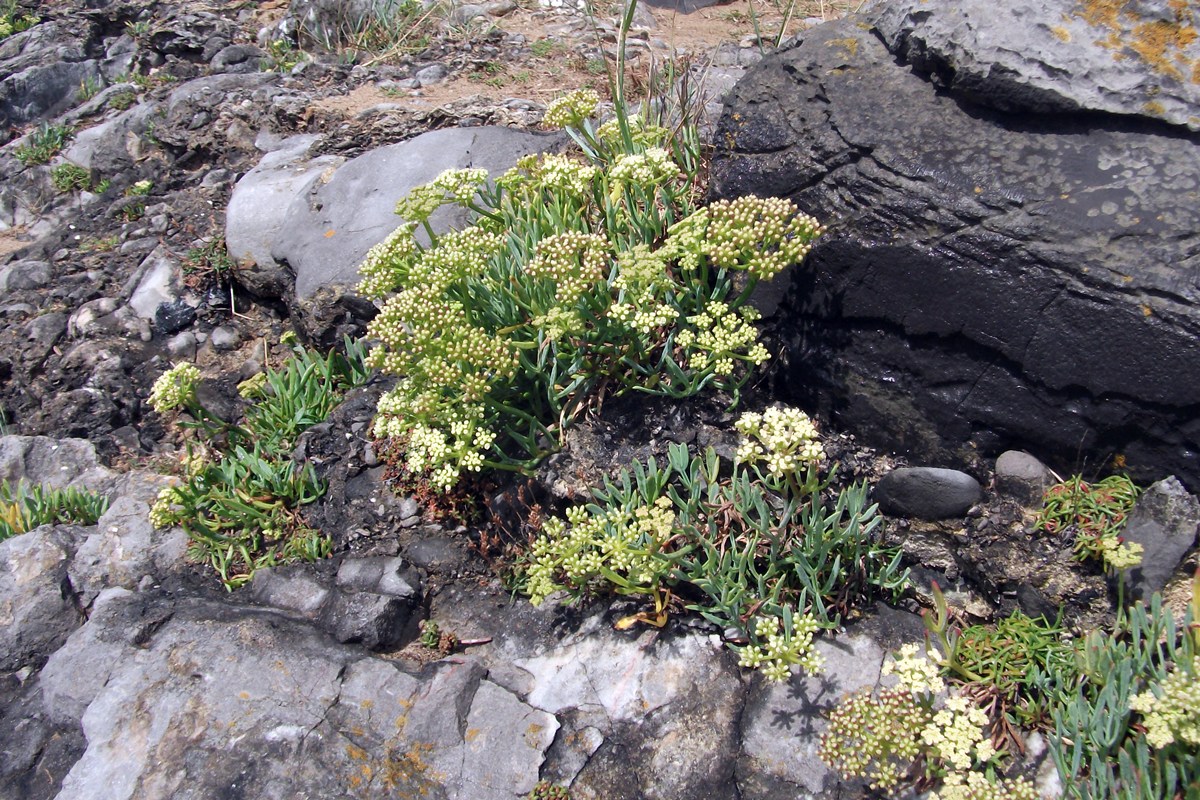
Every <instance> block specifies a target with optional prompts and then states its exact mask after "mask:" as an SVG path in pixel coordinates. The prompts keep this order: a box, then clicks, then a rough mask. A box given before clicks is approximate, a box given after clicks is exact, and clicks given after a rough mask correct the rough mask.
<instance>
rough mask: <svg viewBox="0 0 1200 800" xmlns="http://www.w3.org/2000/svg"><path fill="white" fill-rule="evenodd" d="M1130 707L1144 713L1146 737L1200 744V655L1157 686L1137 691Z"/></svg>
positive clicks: (1160, 743)
mask: <svg viewBox="0 0 1200 800" xmlns="http://www.w3.org/2000/svg"><path fill="white" fill-rule="evenodd" d="M1129 708H1130V709H1131V710H1133V711H1136V712H1138V713H1139V714H1141V715H1142V718H1143V719H1142V722H1143V724H1144V725H1145V726H1146V741H1148V742H1149V743H1150V744H1151V745H1152V746H1153V747H1157V748H1163V747H1167V746H1168V745H1171V744H1175V743H1176V742H1178V743H1181V744H1183V745H1185V746H1187V747H1200V656H1197V657H1195V658H1194V659H1192V663H1191V664H1184V665H1181V666H1179V667H1178V668H1177V669H1176V670H1175V671H1174V672H1172V673H1171V674H1170V675H1169V676H1167V679H1166V680H1165V681H1163V682H1162V683H1161V684H1159V685H1158V686H1154V687H1151V688H1150V689H1147V690H1146V691H1144V692H1142V693H1141V694H1138V695H1135V696H1134V697H1133V699H1132V700H1130V702H1129Z"/></svg>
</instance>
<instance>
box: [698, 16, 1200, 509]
mask: <svg viewBox="0 0 1200 800" xmlns="http://www.w3.org/2000/svg"><path fill="white" fill-rule="evenodd" d="M1151 5H1153V4H1151ZM958 6H959V4H951V3H946V2H929V3H923V4H921V5H920V15H919V16H920V17H921V18H922V19H925V18H926V17H932V18H937V17H939V16H947V15H953V14H954V13H956V12H955V9H957V8H958ZM1004 13H1005V14H1007V10H1005V12H1004ZM880 16H882V17H883V18H890V17H888V14H887V13H886V8H885V11H884V12H880ZM1026 22H1027V20H1025V18H1022V17H1016V18H1014V19H1013V20H1011V21H1010V22H1009V23H1007V24H1009V25H1012V26H1018V28H1019V27H1020V26H1022V25H1024V24H1026ZM923 24H925V23H923ZM932 24H933V23H928V25H932ZM947 24H948V23H947ZM1006 35H1009V36H1012V35H1016V34H1015V33H1014V32H1013V31H1008V32H1007V34H1006ZM905 41H908V42H909V45H910V47H909V49H907V50H906V49H904V48H900V49H898V50H897V51H896V52H893V51H892V50H889V48H888V46H887V44H885V40H884V32H882V31H881V30H879V29H876V28H874V27H872V25H871V24H870V23H869V21H868V20H866V19H863V18H858V19H851V18H846V19H843V20H839V21H837V22H835V23H832V24H829V25H824V26H821V27H819V28H816V29H813V30H811V31H809V32H807V33H805V34H804V35H803V36H802V38H801V40H800V41H799V43H798V44H796V45H795V46H793V47H792V48H791V49H787V50H783V51H780V52H778V53H775V54H773V55H771V56H769V57H768V58H766V59H764V61H763V62H762V63H761V64H759V65H758V66H756V67H755V68H753V69H752V70H751V72H750V73H749V74H748V75H747V76H746V78H745V79H743V80H742V81H741V82H740V83H739V84H738V85H737V87H736V88H735V89H734V90H733V92H732V95H731V98H730V100H729V101H728V103H727V107H726V113H725V116H724V117H723V119H722V122H721V126H720V130H719V131H718V135H717V139H716V141H717V148H718V151H717V154H716V156H715V160H714V165H713V176H714V187H715V193H716V195H717V196H721V197H732V196H738V195H743V194H750V193H757V194H766V195H782V196H786V197H790V198H791V199H793V200H795V201H796V202H797V204H799V206H800V207H801V208H803V209H805V210H807V211H808V212H810V213H812V214H815V215H817V216H818V217H820V218H821V219H822V220H824V221H827V222H828V223H829V225H830V233H829V234H828V235H827V236H826V237H824V238H823V239H822V240H820V241H819V242H818V244H817V246H816V247H815V248H814V250H813V252H812V254H811V256H810V259H809V261H808V263H807V267H808V269H807V270H806V271H805V273H804V275H802V276H800V277H797V278H796V279H795V280H796V284H797V288H798V289H799V291H797V292H796V294H795V295H794V298H795V299H793V301H792V303H791V305H790V307H787V308H786V311H785V312H782V313H781V314H780V316H781V318H782V319H784V320H785V322H784V323H783V325H784V327H785V329H786V332H785V335H786V336H788V337H789V338H790V340H791V342H792V345H793V352H794V354H795V356H796V357H795V359H794V361H795V363H797V364H799V365H803V367H797V368H796V370H795V373H794V374H793V375H791V376H789V377H788V379H787V383H788V384H789V386H792V387H802V388H798V389H793V391H796V392H797V393H798V394H801V395H803V398H804V400H806V401H807V402H810V403H816V404H819V405H821V406H822V407H823V408H825V409H827V410H829V411H831V412H832V413H833V415H834V417H835V418H836V419H838V420H839V421H840V422H841V423H842V424H843V425H844V426H845V427H846V428H847V429H849V430H851V431H853V432H856V433H862V434H864V435H866V436H867V437H868V438H869V439H871V440H873V441H874V443H876V444H878V445H881V446H886V447H890V448H893V449H898V450H900V451H902V452H907V453H909V454H910V455H914V456H916V457H918V458H921V459H924V460H926V462H927V463H938V462H940V463H942V464H944V465H948V466H949V465H954V464H958V465H963V466H966V465H969V464H970V463H971V462H973V461H974V460H975V459H976V458H977V456H978V454H979V453H984V454H988V455H995V454H997V453H999V452H1000V450H1002V449H1005V448H1006V447H1009V446H1024V448H1025V449H1027V450H1029V451H1030V452H1032V453H1034V454H1035V455H1038V456H1039V457H1041V458H1043V459H1044V460H1046V461H1048V462H1049V463H1050V464H1051V466H1053V467H1055V468H1057V469H1060V470H1063V469H1068V470H1069V469H1070V468H1072V467H1074V468H1076V469H1077V468H1078V463H1077V462H1079V461H1081V460H1086V461H1087V462H1088V463H1091V464H1099V463H1102V462H1104V461H1105V460H1106V459H1108V458H1109V457H1111V456H1112V455H1113V454H1114V453H1122V454H1124V455H1125V457H1126V460H1127V463H1128V464H1129V466H1130V468H1131V469H1132V470H1133V471H1134V473H1135V475H1136V476H1137V477H1139V478H1140V479H1142V480H1146V479H1157V478H1161V477H1164V476H1165V475H1168V474H1171V473H1174V474H1177V475H1178V476H1179V477H1180V479H1181V480H1182V481H1183V482H1184V484H1185V485H1187V486H1189V487H1190V488H1192V489H1193V490H1194V489H1195V488H1196V487H1197V486H1198V485H1200V461H1197V459H1196V458H1195V453H1196V452H1197V450H1198V449H1200V414H1198V413H1197V411H1198V408H1200V407H1198V406H1197V405H1196V398H1198V397H1200V358H1198V357H1197V356H1198V355H1200V303H1198V301H1200V255H1198V254H1200V240H1198V239H1197V234H1196V231H1197V230H1200V211H1198V210H1197V208H1198V206H1197V204H1196V202H1195V196H1196V192H1197V191H1200V148H1198V147H1197V146H1196V145H1197V143H1198V140H1197V138H1196V134H1193V133H1189V132H1188V131H1187V130H1186V129H1184V128H1182V127H1171V126H1167V125H1164V124H1163V123H1162V122H1161V121H1160V120H1158V119H1149V118H1146V117H1135V116H1130V115H1128V114H1119V115H1118V114H1110V113H1101V112H1103V111H1105V109H1104V108H1102V107H1098V106H1093V107H1089V108H1087V109H1086V110H1085V111H1080V112H1079V113H1063V112H1056V113H1038V112H1036V111H1033V110H1030V109H1028V108H1023V109H1022V110H1020V111H1019V112H1004V111H999V110H996V109H995V108H992V107H987V106H984V105H980V104H978V103H977V102H975V101H976V97H975V95H974V94H969V93H968V94H964V93H963V92H960V91H959V89H958V87H957V86H956V85H955V84H953V83H951V84H950V85H949V87H948V88H944V87H942V86H940V85H939V81H935V80H933V79H932V78H931V76H930V75H929V74H928V72H927V68H928V65H927V63H926V62H920V63H919V64H913V63H906V62H905V58H907V57H908V56H909V55H911V51H912V49H913V48H914V47H915V45H913V44H912V42H913V41H915V40H911V41H910V40H905ZM1061 46H1062V47H1063V48H1065V49H1070V48H1076V47H1079V48H1086V47H1088V46H1089V45H1088V44H1087V43H1086V42H1082V41H1080V40H1076V41H1075V42H1073V43H1070V44H1068V43H1063V44H1062V45H1061ZM977 55H979V56H980V57H983V55H984V54H977ZM930 58H932V56H930ZM1000 71H1001V70H1000V68H999V67H997V73H999V72H1000ZM1071 80H1073V79H1071V78H1068V77H1064V78H1063V81H1064V82H1069V81H1071ZM1081 80H1083V79H1081ZM976 89H977V90H978V91H979V92H982V93H984V94H987V93H988V92H989V91H991V90H989V89H988V88H987V87H986V86H984V87H976ZM988 96H989V97H990V96H992V95H990V94H989V95H988Z"/></svg>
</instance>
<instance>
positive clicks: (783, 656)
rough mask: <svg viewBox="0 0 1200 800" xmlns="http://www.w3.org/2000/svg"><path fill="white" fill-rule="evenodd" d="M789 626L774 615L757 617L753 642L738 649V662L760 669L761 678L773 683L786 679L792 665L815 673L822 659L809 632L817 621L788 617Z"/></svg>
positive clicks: (805, 616) (806, 615) (811, 632)
mask: <svg viewBox="0 0 1200 800" xmlns="http://www.w3.org/2000/svg"><path fill="white" fill-rule="evenodd" d="M790 628H791V629H790V630H788V626H786V625H784V624H783V622H782V621H781V620H780V619H779V618H778V617H774V616H761V617H759V618H758V621H757V622H756V623H755V625H754V637H753V640H754V641H755V642H757V643H752V644H749V645H746V646H745V647H743V648H742V649H741V651H740V653H739V655H740V658H739V659H738V665H739V666H742V667H749V668H751V669H758V670H761V671H762V674H763V677H765V678H766V679H767V680H769V681H772V682H773V683H782V682H783V681H785V680H787V678H788V675H789V674H791V668H792V667H793V666H798V667H800V668H801V669H802V670H804V671H805V672H807V673H809V674H813V675H815V674H817V673H819V672H820V671H821V666H822V664H823V663H824V661H823V659H822V658H821V654H820V653H818V652H817V650H816V648H815V647H814V646H813V634H815V633H816V632H817V630H819V629H820V625H818V623H817V620H816V619H815V618H814V617H813V616H812V615H810V614H803V615H801V616H797V617H793V618H792V623H791V626H790Z"/></svg>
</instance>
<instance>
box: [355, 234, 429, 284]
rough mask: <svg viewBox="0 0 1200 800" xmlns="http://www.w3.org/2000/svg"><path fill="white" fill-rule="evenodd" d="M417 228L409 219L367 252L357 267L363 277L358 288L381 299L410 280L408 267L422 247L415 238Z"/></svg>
mask: <svg viewBox="0 0 1200 800" xmlns="http://www.w3.org/2000/svg"><path fill="white" fill-rule="evenodd" d="M416 227H417V224H416V223H415V222H406V223H404V224H402V225H401V226H400V227H398V228H396V230H394V231H392V232H391V233H389V234H388V235H387V237H386V238H385V239H384V240H383V241H382V242H380V243H379V244H377V245H375V246H374V247H372V248H371V249H370V250H368V251H367V255H366V257H365V258H363V262H362V263H361V264H359V266H358V274H359V275H361V276H362V280H361V281H360V282H359V284H358V291H359V292H360V293H361V294H362V295H363V296H365V297H369V298H371V299H372V300H382V299H383V298H385V297H387V296H388V294H390V293H391V292H394V291H396V290H397V289H399V288H400V287H402V286H403V285H404V284H405V283H407V281H408V273H409V270H410V269H411V267H412V265H413V264H414V263H415V262H416V261H417V259H419V258H420V256H421V248H420V247H418V246H417V240H416V239H414V238H413V231H414V230H415V229H416Z"/></svg>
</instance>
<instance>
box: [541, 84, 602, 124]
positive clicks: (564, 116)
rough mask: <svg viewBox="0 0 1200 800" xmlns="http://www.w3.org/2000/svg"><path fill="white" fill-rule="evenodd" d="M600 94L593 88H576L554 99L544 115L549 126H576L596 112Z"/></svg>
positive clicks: (543, 122) (544, 121) (543, 121)
mask: <svg viewBox="0 0 1200 800" xmlns="http://www.w3.org/2000/svg"><path fill="white" fill-rule="evenodd" d="M599 104H600V95H598V94H597V93H596V92H595V91H594V90H592V89H576V90H575V91H573V92H571V93H570V94H566V95H563V96H562V97H560V98H558V99H556V100H554V101H552V102H551V103H550V105H549V106H548V107H547V108H546V115H545V116H544V117H542V124H543V125H545V126H546V127H548V128H576V127H579V126H580V125H581V124H583V121H584V120H586V119H589V118H590V117H591V116H592V115H593V114H595V113H596V106H598V105H599Z"/></svg>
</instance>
